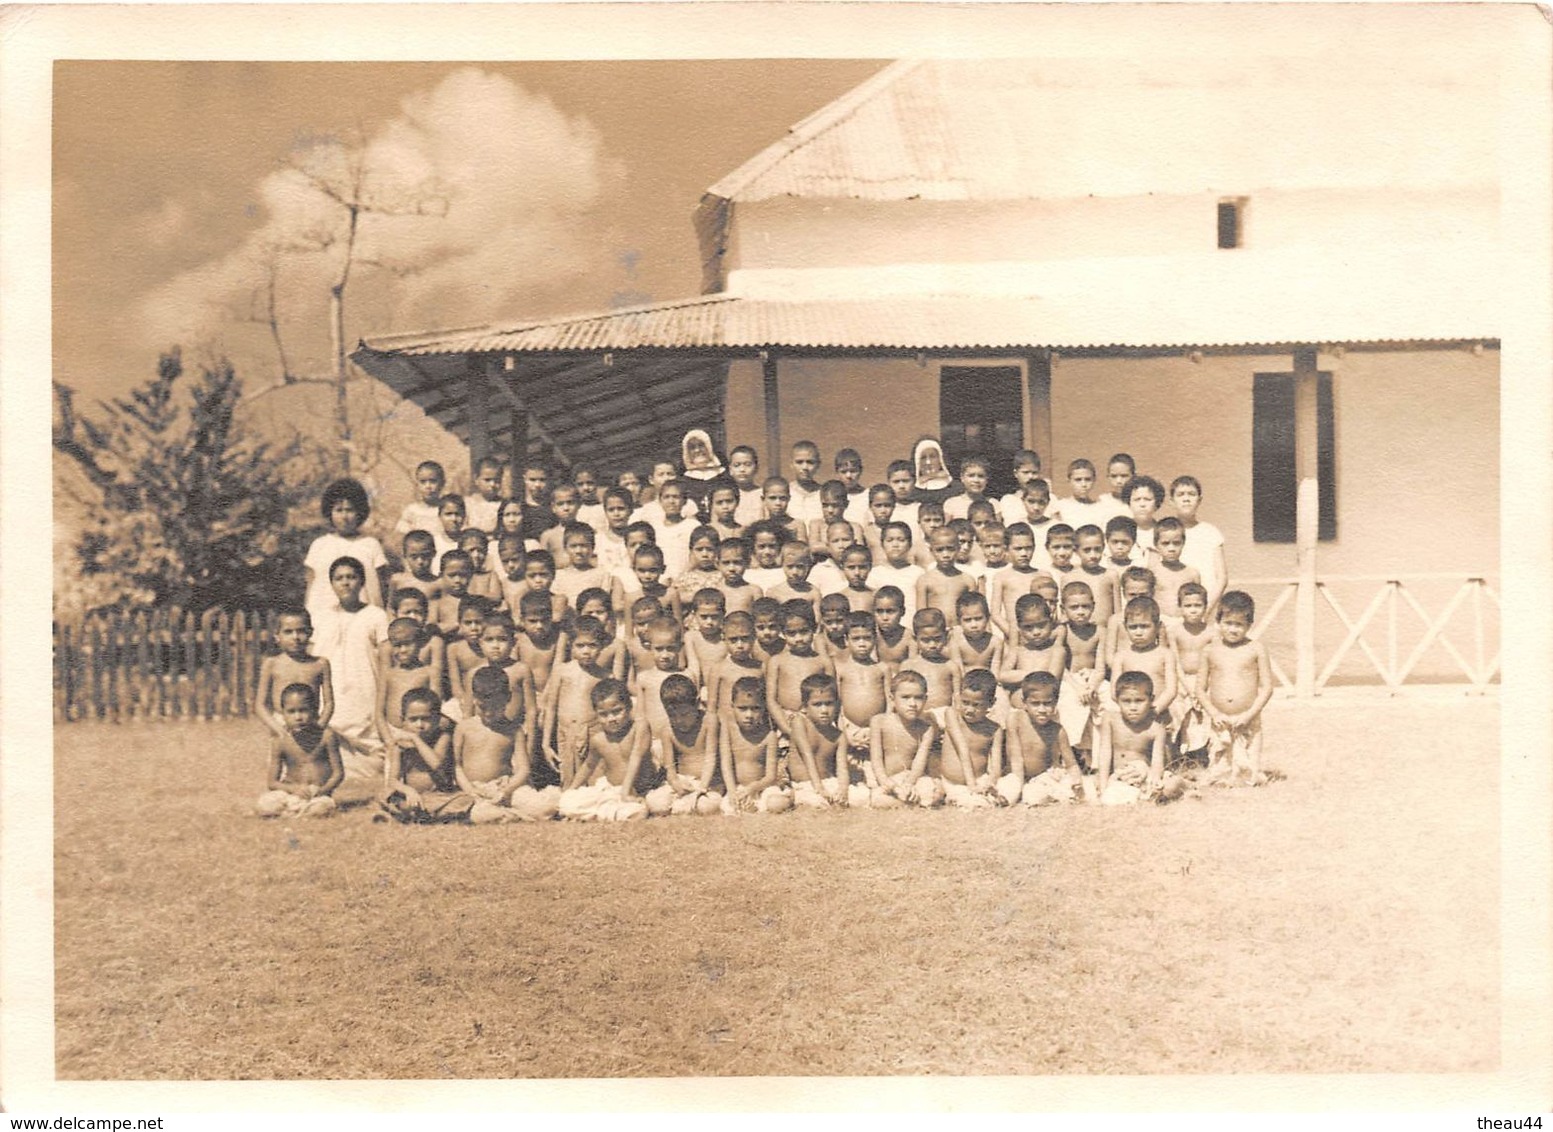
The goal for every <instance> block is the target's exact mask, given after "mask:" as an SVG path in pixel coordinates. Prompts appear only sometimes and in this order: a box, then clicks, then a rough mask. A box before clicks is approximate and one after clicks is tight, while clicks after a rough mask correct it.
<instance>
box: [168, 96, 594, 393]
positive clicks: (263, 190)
mask: <svg viewBox="0 0 1553 1132" xmlns="http://www.w3.org/2000/svg"><path fill="white" fill-rule="evenodd" d="M361 151H362V153H363V155H364V162H363V165H362V168H363V169H364V170H366V173H367V176H366V180H365V188H366V190H367V192H368V193H369V194H370V195H372V196H373V197H374V198H376V199H379V200H383V201H387V202H401V203H402V202H403V201H404V200H406V199H414V198H416V197H417V196H419V197H420V198H421V199H427V198H426V195H425V190H427V189H428V188H430V187H432V186H435V187H436V193H435V197H436V199H437V200H438V201H439V202H441V203H443V204H445V209H446V211H445V215H440V216H387V215H381V214H370V215H366V216H365V217H364V218H363V220H362V224H361V228H360V230H359V233H358V241H359V242H358V252H359V254H360V257H361V259H362V260H381V261H386V262H391V263H394V264H396V265H403V266H405V267H407V268H411V269H412V270H411V271H409V272H408V273H406V274H402V275H396V274H394V273H391V272H388V271H385V270H381V269H376V268H372V267H369V266H362V267H359V268H358V272H359V273H358V274H357V275H355V276H353V280H354V282H353V285H352V290H351V292H350V294H349V301H350V314H351V325H350V326H348V327H347V336H348V337H349V338H350V339H351V341H354V339H355V337H356V336H358V335H359V334H361V333H375V332H383V331H388V330H397V329H430V328H435V327H438V326H467V325H471V324H474V323H481V322H486V321H491V320H495V319H501V318H514V317H519V316H522V315H525V314H527V313H531V311H532V307H531V305H529V304H530V302H531V300H532V297H533V296H534V295H536V294H542V293H546V292H550V293H553V292H554V290H555V289H556V288H557V287H560V286H563V285H565V284H566V283H568V282H572V281H575V280H577V279H578V278H580V277H582V276H584V275H585V274H587V273H590V272H596V271H597V270H599V269H600V268H601V267H604V268H606V269H607V267H608V266H609V264H610V260H609V259H608V256H607V253H605V252H603V251H602V250H601V246H602V244H601V239H602V238H601V236H600V234H599V232H600V228H601V225H599V224H598V223H597V222H596V221H590V215H589V214H590V213H592V212H594V210H596V209H597V208H598V207H599V205H600V203H601V202H602V200H603V199H604V197H605V195H606V193H607V190H608V186H609V185H610V183H611V182H612V181H615V180H618V179H619V177H620V174H621V171H620V169H619V168H618V166H617V165H616V163H614V162H613V161H611V160H610V159H608V158H607V157H606V156H605V155H604V154H603V153H602V151H601V145H600V138H599V135H598V132H597V130H596V129H595V128H594V127H593V126H592V125H591V124H590V123H589V122H587V121H586V120H584V119H580V118H572V117H568V116H567V115H566V114H564V113H563V112H562V111H560V110H559V109H558V108H557V107H556V106H555V105H554V104H553V103H551V102H550V101H549V100H548V99H546V98H543V97H541V96H538V95H536V94H534V93H532V92H530V91H528V90H525V89H524V88H523V87H521V86H519V85H518V84H516V83H514V82H512V81H511V80H509V79H507V78H504V77H502V76H499V75H494V74H490V73H488V72H484V71H481V70H478V69H476V68H466V69H464V70H460V71H457V72H455V73H453V74H451V75H448V76H447V77H446V78H445V79H443V80H442V82H440V83H439V84H438V85H437V86H436V87H434V88H431V89H429V90H424V91H420V92H417V93H415V94H412V95H410V96H409V97H407V98H405V99H404V100H403V102H402V103H401V106H400V112H399V114H398V115H396V116H395V117H394V118H392V119H391V120H389V121H388V122H387V123H386V124H385V125H384V126H383V127H382V128H381V129H379V130H377V131H376V132H375V133H374V134H372V136H370V137H368V138H366V139H365V141H364V143H363V144H362V145H361ZM347 153H348V151H347V150H346V149H345V148H343V147H341V146H339V145H338V144H333V143H331V142H329V141H328V140H324V141H322V142H315V143H314V144H313V145H312V146H311V147H310V148H307V149H303V150H299V151H298V152H297V153H296V154H295V155H294V161H295V162H297V163H298V164H300V165H303V166H304V167H306V168H310V169H313V170H315V171H319V172H323V173H325V174H326V175H328V176H329V177H330V178H331V179H337V178H344V177H345V176H346V171H347V165H346V154H347ZM254 196H255V197H256V199H257V200H258V201H259V202H260V205H261V207H260V210H259V211H260V216H259V219H258V221H257V226H256V227H255V229H254V230H253V231H252V232H251V233H250V234H249V236H248V238H247V239H246V240H245V242H244V243H243V244H242V245H241V246H240V247H238V248H237V249H236V250H234V251H232V252H231V253H229V254H227V255H225V256H222V257H220V258H217V259H213V260H210V261H208V262H206V263H203V264H200V265H198V266H196V267H194V268H192V269H190V270H188V271H185V272H183V273H181V274H179V275H177V276H175V277H174V278H172V279H170V280H168V281H167V282H166V283H164V284H163V285H161V286H160V287H158V288H156V289H155V290H154V291H153V292H151V293H150V294H149V295H146V296H144V297H143V299H142V301H141V303H140V307H139V313H140V316H141V320H142V323H141V324H142V327H143V329H144V332H145V335H146V343H147V344H149V345H156V346H162V345H165V344H166V343H168V342H171V341H184V342H196V341H198V342H205V343H211V344H214V345H216V346H217V347H219V348H222V349H225V350H227V351H229V352H230V353H231V354H232V355H233V356H234V359H236V360H239V361H240V364H241V359H242V357H243V355H245V354H251V355H252V357H253V359H254V360H255V362H257V363H259V364H262V365H263V366H264V367H266V369H269V370H271V371H272V370H273V366H274V355H273V351H272V350H271V348H270V346H269V344H268V339H267V331H265V330H264V329H263V328H262V327H258V326H255V325H247V326H243V325H242V324H241V323H237V322H234V321H233V318H232V314H233V312H234V310H243V309H246V308H247V307H248V306H249V305H250V300H251V297H252V296H253V295H254V294H256V293H259V291H260V289H261V288H262V285H263V281H264V277H265V270H264V266H263V265H264V264H265V262H266V261H267V259H269V258H272V257H271V256H270V254H269V253H268V252H267V250H266V249H268V248H270V247H273V246H281V247H287V246H288V245H292V244H295V243H296V242H297V241H298V240H299V239H305V238H306V237H307V236H309V235H310V234H313V235H316V234H318V233H321V232H329V231H332V232H334V233H336V234H338V233H339V232H340V231H341V230H342V229H341V221H342V219H343V216H344V213H343V211H342V210H341V209H340V208H339V207H338V206H336V205H334V204H332V203H331V202H329V201H328V200H327V199H326V198H325V197H324V196H323V195H322V194H320V193H319V192H317V191H316V190H315V189H314V188H313V187H311V186H310V185H309V184H308V182H307V180H306V178H305V177H303V176H302V175H301V174H300V173H298V172H296V171H294V170H278V171H276V172H275V173H272V174H270V175H269V176H267V177H265V178H264V180H263V181H262V182H261V183H260V184H259V185H257V186H256V187H255V189H254ZM164 214H165V215H164ZM187 221H188V217H187V215H186V214H183V213H180V212H179V210H178V208H177V206H173V205H171V204H170V205H168V206H164V208H163V209H162V210H160V211H159V212H158V214H157V216H156V217H155V218H153V219H152V224H151V227H156V229H157V230H158V231H162V230H169V231H170V230H171V229H172V226H173V225H175V224H184V223H187ZM158 224H159V225H160V227H157V225H158ZM148 238H149V237H148ZM339 263H340V259H339V245H338V244H336V245H335V247H333V248H331V249H329V250H327V251H325V252H323V253H320V254H301V253H297V252H295V251H286V252H283V253H282V254H281V257H280V259H279V272H280V273H279V280H280V287H279V290H278V300H279V307H280V315H281V321H282V328H283V331H284V333H285V335H286V344H287V348H288V351H289V352H291V353H292V354H293V355H294V356H293V358H292V361H293V368H294V369H301V370H309V369H311V370H320V369H324V368H327V365H328V348H329V338H328V328H327V315H328V287H329V284H330V282H331V280H332V278H333V276H334V274H335V272H337V271H338V267H339Z"/></svg>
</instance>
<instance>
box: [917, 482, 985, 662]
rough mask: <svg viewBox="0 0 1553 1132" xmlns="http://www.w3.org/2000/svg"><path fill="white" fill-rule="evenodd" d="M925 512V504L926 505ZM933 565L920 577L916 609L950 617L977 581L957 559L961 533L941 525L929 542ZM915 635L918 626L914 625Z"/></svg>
mask: <svg viewBox="0 0 1553 1132" xmlns="http://www.w3.org/2000/svg"><path fill="white" fill-rule="evenodd" d="M923 509H924V511H925V510H926V504H924V505H923ZM928 546H929V548H930V549H931V551H932V554H933V565H932V567H931V568H929V569H928V570H926V571H925V572H924V573H923V575H922V577H920V578H918V579H917V612H918V613H923V612H926V611H927V610H929V609H934V610H937V611H938V612H939V613H941V614H943V616H944V617H945V618H946V619H947V618H949V617H952V616H954V608H955V606H954V603H955V602H956V601H958V600H959V599H960V595H961V594H963V593H965V592H967V591H969V590H974V589H976V582H975V580H974V579H973V578H971V577H970V576H969V575H967V574H966V573H965V572H964V571H962V570H961V569H960V567H959V564H958V563H957V562H956V561H955V559H956V556H957V555H958V554H959V551H960V539H959V536H958V535H957V534H956V533H955V532H954V531H953V530H952V529H951V528H949V527H947V526H946V527H939V528H938V529H937V530H935V531H934V532H933V534H932V535H931V537H930V538H929V541H928ZM912 631H913V635H915V632H916V630H915V625H913V630H912Z"/></svg>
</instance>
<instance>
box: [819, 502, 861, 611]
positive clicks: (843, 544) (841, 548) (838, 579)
mask: <svg viewBox="0 0 1553 1132" xmlns="http://www.w3.org/2000/svg"><path fill="white" fill-rule="evenodd" d="M825 530H826V540H825V553H826V556H825V558H824V559H822V560H821V561H819V562H817V563H815V566H814V569H813V570H811V571H810V573H809V583H810V584H811V585H813V586H814V587H815V588H816V589H818V590H819V591H820V596H821V597H824V596H826V595H827V594H833V593H840V592H841V591H842V590H844V589H846V588H847V579H846V576H845V575H844V574H842V572H841V565H840V562H841V556H842V555H843V554H845V553H846V552H847V551H848V550H850V549H851V548H852V545H853V543H854V542H855V541H856V540H855V539H854V538H853V530H852V524H851V523H849V522H847V521H846V520H845V519H837V520H836V521H835V522H834V523H829V524H827V525H826V528H825Z"/></svg>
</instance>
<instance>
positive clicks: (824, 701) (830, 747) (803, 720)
mask: <svg viewBox="0 0 1553 1132" xmlns="http://www.w3.org/2000/svg"><path fill="white" fill-rule="evenodd" d="M799 689H800V691H801V692H802V694H803V711H802V712H801V713H800V714H799V715H797V716H795V717H794V719H793V722H792V725H791V728H790V731H791V734H792V739H793V747H792V750H790V751H789V752H788V754H787V770H788V774H789V776H790V777H791V778H792V781H793V803H794V805H798V806H807V807H809V808H811V809H817V810H823V809H826V808H827V807H830V806H849V805H858V806H866V805H867V804H868V787H867V786H865V785H863V784H862V783H861V782H859V783H857V784H855V785H854V784H853V783H852V774H851V767H850V763H849V760H848V757H847V744H846V741H845V739H844V737H843V732H842V728H841V726H840V723H839V719H840V715H841V695H840V693H839V692H838V691H837V688H836V681H835V678H834V677H832V676H831V675H830V674H829V673H825V672H816V673H814V674H813V675H811V676H806V677H804V679H803V683H802V684H801V685H800V686H799Z"/></svg>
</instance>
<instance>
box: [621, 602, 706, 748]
mask: <svg viewBox="0 0 1553 1132" xmlns="http://www.w3.org/2000/svg"><path fill="white" fill-rule="evenodd" d="M647 647H648V648H649V649H651V650H652V660H653V666H652V667H651V668H648V669H644V670H642V671H640V672H638V673H637V674H636V687H637V691H638V694H639V695H640V697H641V702H642V714H643V716H645V718H646V720H647V726H648V727H649V728H659V727H662V726H663V724H664V722H665V719H666V717H665V716H664V715H663V703H662V701H661V700H660V699H659V696H658V689H659V688H660V687H661V686H662V684H663V682H664V681H665V680H667V679H668V678H669V677H670V676H672V675H673V674H674V673H676V672H680V673H683V674H684V675H686V676H688V677H689V678H690V682H691V683H692V684H696V685H698V686H699V685H700V683H701V674H700V672H699V671H697V670H695V669H693V668H688V667H687V663H686V662H687V661H691V662H692V663H693V658H691V657H690V656H687V651H688V650H686V648H685V643H684V639H683V638H682V636H681V629H680V625H679V622H678V621H673V620H671V619H669V618H667V617H660V618H658V620H656V621H654V622H653V623H652V624H651V625H649V626H648V628H647Z"/></svg>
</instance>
